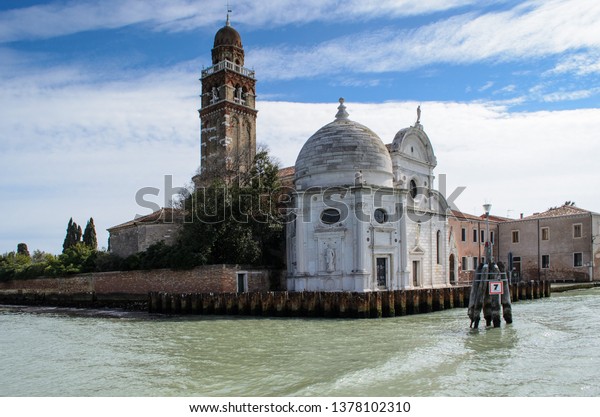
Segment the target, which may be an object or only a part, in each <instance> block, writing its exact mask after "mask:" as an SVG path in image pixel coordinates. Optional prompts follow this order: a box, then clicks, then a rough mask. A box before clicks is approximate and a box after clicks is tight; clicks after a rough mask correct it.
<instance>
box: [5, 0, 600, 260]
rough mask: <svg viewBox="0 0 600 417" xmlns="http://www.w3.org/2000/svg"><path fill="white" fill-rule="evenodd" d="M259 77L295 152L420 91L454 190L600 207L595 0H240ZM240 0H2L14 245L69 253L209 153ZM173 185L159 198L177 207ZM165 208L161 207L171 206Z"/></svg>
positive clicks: (523, 205) (277, 146)
mask: <svg viewBox="0 0 600 417" xmlns="http://www.w3.org/2000/svg"><path fill="white" fill-rule="evenodd" d="M230 7H231V9H232V13H231V22H232V25H233V26H234V27H235V28H236V29H237V30H238V31H239V32H240V34H241V36H242V41H243V44H244V48H245V51H246V66H247V67H249V68H253V69H255V70H256V77H257V79H258V84H257V93H258V104H257V106H258V108H259V119H258V141H259V142H261V143H264V144H267V145H268V146H269V147H270V148H271V151H272V153H273V154H275V156H277V157H278V158H279V160H280V161H281V163H282V165H283V166H289V165H293V164H294V162H295V158H296V156H297V154H298V152H299V150H300V148H301V146H302V144H303V143H304V141H306V139H308V137H309V136H310V135H311V134H312V133H314V132H315V131H316V130H317V129H318V128H320V127H321V126H322V125H324V124H325V123H328V122H329V121H331V120H332V119H333V116H334V115H335V112H336V107H337V99H338V98H339V97H342V96H343V97H345V99H346V105H347V107H348V111H349V113H350V118H351V119H353V120H356V121H358V122H360V123H363V124H365V125H367V126H369V127H370V128H371V129H372V130H374V131H375V132H376V133H377V134H378V135H379V136H380V137H381V138H382V140H383V141H384V142H385V143H389V142H391V141H392V139H393V137H394V134H395V132H397V131H398V130H400V129H401V128H404V127H406V126H408V125H410V124H412V123H414V121H415V118H416V113H415V109H416V106H417V105H419V104H420V105H421V108H422V111H423V113H422V119H421V120H422V123H423V125H424V126H425V130H426V132H427V133H428V135H429V137H430V139H431V141H432V144H433V147H434V151H435V152H436V156H437V160H438V167H437V169H436V173H437V175H438V178H439V177H440V175H441V174H444V175H446V178H447V184H448V186H447V188H448V194H450V193H451V191H452V190H453V189H454V188H455V187H458V186H465V187H467V188H466V190H465V192H463V193H462V194H461V195H460V197H459V198H458V199H457V200H456V202H455V203H456V204H457V206H458V207H459V208H460V209H462V210H464V211H467V212H474V213H479V212H480V211H481V204H483V202H485V201H489V202H491V203H492V204H493V208H492V211H493V212H495V214H498V215H503V216H507V215H508V216H511V217H516V216H518V215H519V213H524V214H525V215H528V214H531V213H533V212H536V211H543V210H545V209H547V208H548V207H550V206H555V205H558V204H561V203H562V202H564V201H566V200H572V201H576V202H577V205H578V206H580V207H583V208H587V209H590V210H593V211H600V196H599V193H598V192H597V191H596V188H597V183H598V179H599V176H598V174H597V168H596V166H597V159H598V155H600V140H599V139H600V138H599V135H600V134H599V133H598V132H600V105H599V103H600V82H599V81H600V27H599V26H598V22H600V3H598V2H597V1H595V0H572V1H564V0H547V1H501V0H497V1H494V0H489V1H475V0H431V1H423V0H398V1H391V0H388V1H385V0H380V1H359V0H347V1H344V2H340V1H322V0H319V1H317V0H309V1H304V2H297V1H283V0H261V1H241V0H231V1H230ZM226 10H227V8H226V2H225V1H221V0H219V1H212V0H195V1H191V0H145V1H141V0H103V1H89V0H88V1H86V0H79V1H58V0H55V1H33V0H32V1H24V0H19V1H11V0H8V1H7V0H3V1H2V2H1V3H0V108H1V109H2V112H1V113H0V152H1V153H0V174H1V175H0V190H1V191H2V196H3V199H2V201H1V202H0V212H1V214H2V215H1V216H0V252H6V251H10V250H15V248H16V245H17V243H19V242H26V243H27V244H28V245H29V248H30V249H31V250H33V249H41V250H45V251H49V252H53V253H58V252H60V250H61V245H62V240H63V238H64V235H65V228H66V224H67V222H68V220H69V217H71V216H72V217H73V218H74V219H75V221H77V222H78V223H81V224H83V225H85V222H86V220H87V219H88V218H89V217H90V216H92V217H94V220H95V223H96V225H97V229H98V232H99V235H100V245H101V246H106V238H107V236H108V235H107V233H106V232H105V230H104V229H106V228H107V227H110V226H113V225H115V224H119V223H122V222H125V221H127V220H129V219H131V218H133V217H134V216H135V215H136V214H147V209H145V208H143V207H139V206H137V205H136V203H135V198H134V196H135V193H136V191H137V190H139V189H140V188H142V187H148V186H150V187H157V188H159V189H164V181H165V180H164V177H165V175H171V176H172V177H173V184H174V185H181V186H183V185H185V184H186V183H189V179H190V177H191V176H192V175H193V174H194V172H195V170H196V169H197V167H198V164H199V152H200V151H199V148H200V146H199V132H200V124H199V120H198V116H197V109H198V107H199V99H198V94H199V92H200V83H199V81H198V78H199V77H200V71H201V69H202V67H203V66H209V65H210V63H211V61H210V49H211V48H212V43H213V39H214V34H215V32H216V31H217V30H218V29H219V28H220V27H221V26H223V25H224V22H225V15H226ZM162 198H163V196H162V195H161V196H159V197H158V198H157V201H156V202H157V203H158V204H161V203H162V201H161V199H162ZM161 205H162V204H161Z"/></svg>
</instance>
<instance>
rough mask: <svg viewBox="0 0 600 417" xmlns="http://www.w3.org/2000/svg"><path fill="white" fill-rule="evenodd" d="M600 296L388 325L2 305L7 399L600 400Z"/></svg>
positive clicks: (591, 293) (0, 384)
mask: <svg viewBox="0 0 600 417" xmlns="http://www.w3.org/2000/svg"><path fill="white" fill-rule="evenodd" d="M599 311H600V289H594V290H579V291H572V292H567V293H562V294H555V295H553V296H552V297H551V298H548V299H542V300H536V301H528V302H523V301H521V302H518V303H515V304H514V305H513V318H514V323H513V324H512V325H510V326H506V325H505V324H504V323H503V325H502V327H501V328H499V329H493V328H488V329H485V328H483V329H479V330H470V329H469V319H468V318H467V315H466V309H455V310H448V311H444V312H439V313H433V314H426V315H417V316H408V317H397V318H389V319H379V320H314V319H313V320H308V319H306V320H304V319H266V318H223V317H210V318H199V317H195V318H191V319H190V318H157V317H151V316H148V315H146V314H140V313H138V314H131V313H110V312H99V311H95V312H94V311H92V312H90V311H86V312H76V311H68V310H56V309H49V308H45V309H39V308H38V309H32V308H25V309H15V308H9V307H0V395H2V396H554V395H564V396H598V395H600V320H599V318H598V312H599Z"/></svg>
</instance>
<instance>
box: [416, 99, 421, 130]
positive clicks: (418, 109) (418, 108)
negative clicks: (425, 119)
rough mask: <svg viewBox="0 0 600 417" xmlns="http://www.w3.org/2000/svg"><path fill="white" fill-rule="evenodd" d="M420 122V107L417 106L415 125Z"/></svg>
mask: <svg viewBox="0 0 600 417" xmlns="http://www.w3.org/2000/svg"><path fill="white" fill-rule="evenodd" d="M420 122H421V105H420V104H419V105H418V106H417V123H415V125H418V124H419V123H420Z"/></svg>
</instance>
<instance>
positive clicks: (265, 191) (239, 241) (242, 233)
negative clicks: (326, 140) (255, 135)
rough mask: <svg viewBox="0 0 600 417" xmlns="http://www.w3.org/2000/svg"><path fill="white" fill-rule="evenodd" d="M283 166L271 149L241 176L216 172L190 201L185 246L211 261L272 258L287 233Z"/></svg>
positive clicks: (182, 246) (182, 237) (245, 261)
mask: <svg viewBox="0 0 600 417" xmlns="http://www.w3.org/2000/svg"><path fill="white" fill-rule="evenodd" d="M278 170H279V169H278V167H277V163H276V162H275V161H274V160H273V159H272V158H271V157H270V156H269V154H268V151H267V150H266V149H265V150H261V151H260V152H258V153H257V154H256V156H255V158H254V160H253V164H252V166H251V168H250V169H249V170H247V171H241V172H239V173H238V175H239V176H238V177H237V180H235V181H231V179H230V178H228V177H227V176H225V178H223V177H221V176H215V177H213V178H210V181H211V182H210V183H209V185H206V186H204V187H198V188H197V189H196V191H195V192H194V193H193V194H192V195H191V196H190V197H189V198H188V199H186V202H185V205H184V210H185V215H186V220H185V222H184V225H183V229H182V231H181V233H180V236H179V240H178V243H177V247H178V248H179V250H181V251H186V252H187V253H189V254H190V256H192V257H194V259H196V260H197V261H198V262H202V263H208V264H218V263H236V264H266V263H272V260H273V259H276V258H277V257H273V256H268V255H269V254H272V249H273V248H280V247H281V241H282V236H283V225H282V216H281V215H280V214H279V212H278V209H279V207H278V201H279V196H280V193H281V190H280V189H279V180H278V176H277V173H278ZM205 181H206V179H205ZM205 184H206V182H205Z"/></svg>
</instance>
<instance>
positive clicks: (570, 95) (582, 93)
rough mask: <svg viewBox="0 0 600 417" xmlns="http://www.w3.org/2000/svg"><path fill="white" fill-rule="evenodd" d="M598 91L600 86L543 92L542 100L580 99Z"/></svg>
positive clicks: (552, 101)
mask: <svg viewBox="0 0 600 417" xmlns="http://www.w3.org/2000/svg"><path fill="white" fill-rule="evenodd" d="M598 93H600V88H590V89H586V90H575V91H556V92H553V93H549V94H544V96H543V100H544V101H546V102H548V103H554V102H557V101H571V100H580V99H583V98H588V97H592V96H594V95H596V94H598Z"/></svg>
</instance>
